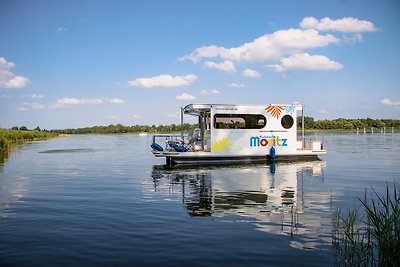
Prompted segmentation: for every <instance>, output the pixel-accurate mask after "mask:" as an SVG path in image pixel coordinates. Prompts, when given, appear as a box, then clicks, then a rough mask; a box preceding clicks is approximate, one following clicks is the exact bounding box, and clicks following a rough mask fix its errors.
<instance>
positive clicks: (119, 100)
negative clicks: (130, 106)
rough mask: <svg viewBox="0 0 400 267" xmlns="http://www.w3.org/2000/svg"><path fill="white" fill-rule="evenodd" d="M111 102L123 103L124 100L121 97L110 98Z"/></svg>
mask: <svg viewBox="0 0 400 267" xmlns="http://www.w3.org/2000/svg"><path fill="white" fill-rule="evenodd" d="M109 102H110V103H113V104H123V103H124V100H123V99H120V98H112V99H110V100H109Z"/></svg>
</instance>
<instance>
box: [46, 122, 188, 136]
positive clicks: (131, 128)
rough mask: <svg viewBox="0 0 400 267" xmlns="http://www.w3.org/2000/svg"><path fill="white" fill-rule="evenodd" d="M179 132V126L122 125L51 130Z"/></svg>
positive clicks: (74, 132) (76, 132)
mask: <svg viewBox="0 0 400 267" xmlns="http://www.w3.org/2000/svg"><path fill="white" fill-rule="evenodd" d="M193 127H195V125H192V124H188V123H185V124H183V131H185V132H187V131H189V129H191V128H193ZM179 131H181V125H176V124H171V125H159V126H155V125H152V126H148V125H134V126H124V125H122V124H117V125H114V124H111V125H108V126H93V127H85V128H78V129H64V130H52V132H56V133H61V134H116V133H171V132H179Z"/></svg>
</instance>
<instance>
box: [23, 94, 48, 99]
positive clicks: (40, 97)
mask: <svg viewBox="0 0 400 267" xmlns="http://www.w3.org/2000/svg"><path fill="white" fill-rule="evenodd" d="M20 97H21V98H31V99H42V98H43V97H44V96H43V95H40V94H30V95H21V96H20Z"/></svg>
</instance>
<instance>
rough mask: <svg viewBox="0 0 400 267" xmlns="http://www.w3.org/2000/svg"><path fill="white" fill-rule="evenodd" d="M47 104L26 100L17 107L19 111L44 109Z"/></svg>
mask: <svg viewBox="0 0 400 267" xmlns="http://www.w3.org/2000/svg"><path fill="white" fill-rule="evenodd" d="M44 108H45V106H44V105H43V104H40V103H30V102H24V103H22V104H20V105H19V106H18V108H17V110H18V111H28V110H32V109H35V110H38V109H44Z"/></svg>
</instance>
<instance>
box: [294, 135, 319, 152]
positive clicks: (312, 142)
mask: <svg viewBox="0 0 400 267" xmlns="http://www.w3.org/2000/svg"><path fill="white" fill-rule="evenodd" d="M297 149H298V150H324V147H323V144H322V141H321V140H316V139H315V138H314V137H308V138H304V139H303V140H302V139H297Z"/></svg>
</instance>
